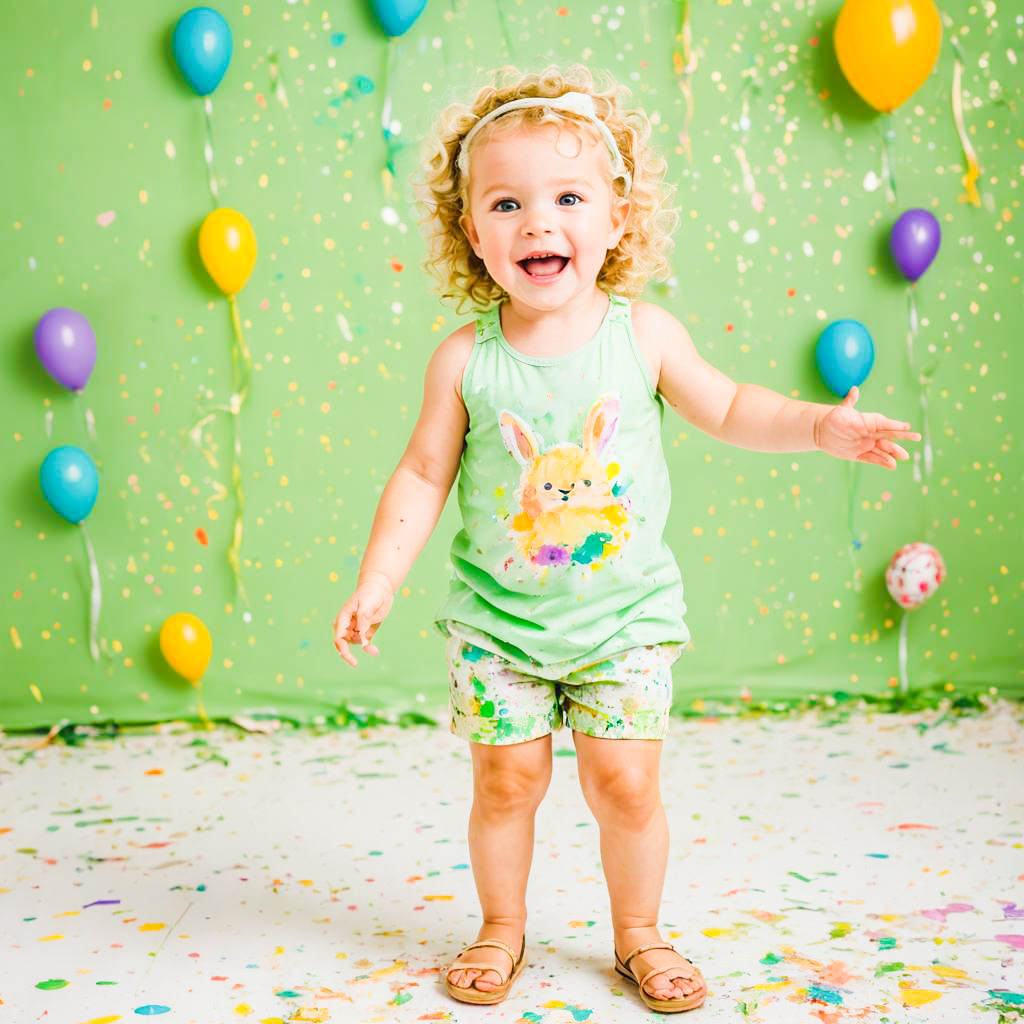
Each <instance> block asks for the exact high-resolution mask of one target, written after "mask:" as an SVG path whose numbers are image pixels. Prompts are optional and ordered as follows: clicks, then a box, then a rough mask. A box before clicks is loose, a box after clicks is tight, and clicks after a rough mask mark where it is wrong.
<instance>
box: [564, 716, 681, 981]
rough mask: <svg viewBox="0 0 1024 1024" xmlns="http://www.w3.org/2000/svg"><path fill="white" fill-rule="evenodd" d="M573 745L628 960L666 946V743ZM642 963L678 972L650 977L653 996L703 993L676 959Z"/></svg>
mask: <svg viewBox="0 0 1024 1024" xmlns="http://www.w3.org/2000/svg"><path fill="white" fill-rule="evenodd" d="M573 740H574V741H575V743H576V754H577V764H578V767H579V774H580V785H581V787H582V789H583V796H584V798H585V799H586V801H587V804H588V805H589V807H590V809H591V811H593V813H594V817H595V818H596V819H597V822H598V825H600V828H601V863H602V865H603V867H604V874H605V879H606V880H607V882H608V896H609V900H610V902H611V913H612V928H613V930H614V934H615V949H616V951H617V952H618V954H619V956H620V957H624V956H625V955H626V954H627V953H630V952H632V951H633V950H634V949H636V947H637V946H646V945H647V944H648V943H650V942H661V941H663V940H662V937H661V935H660V934H659V932H658V927H657V925H658V909H659V907H660V906H661V892H662V887H663V886H664V883H665V867H666V864H667V863H668V821H667V819H666V817H665V808H664V806H663V805H662V802H661V790H660V786H659V780H658V767H659V761H660V758H661V740H618V739H598V738H596V737H594V736H586V735H584V734H583V733H579V732H576V731H575V730H574V731H573ZM642 956H643V959H644V960H645V961H646V962H647V963H648V964H649V965H650V966H649V967H648V968H647V970H648V971H650V970H654V969H655V968H661V967H666V968H673V969H672V970H669V971H667V972H666V973H665V974H656V975H655V976H654V977H653V978H651V980H650V981H649V982H648V983H647V985H646V986H645V989H646V990H647V992H648V993H649V994H650V995H652V996H657V997H659V998H662V999H681V998H683V997H684V996H686V995H689V994H690V993H691V992H695V991H696V990H697V989H698V988H699V987H700V986H699V984H698V983H694V982H692V981H689V980H687V979H688V978H689V977H690V976H691V971H692V968H691V967H690V965H689V964H686V963H683V962H682V960H681V958H680V956H679V954H677V953H673V952H672V951H671V950H668V949H652V950H650V951H649V952H647V953H644V954H642ZM644 973H646V972H644Z"/></svg>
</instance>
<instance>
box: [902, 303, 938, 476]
mask: <svg viewBox="0 0 1024 1024" xmlns="http://www.w3.org/2000/svg"><path fill="white" fill-rule="evenodd" d="M919 326H920V320H919V318H918V315H917V289H916V288H915V287H914V285H913V284H910V285H909V286H908V288H907V361H908V362H909V364H910V368H911V370H912V371H914V372H915V373H916V374H917V386H918V401H919V403H920V406H921V419H922V423H921V435H922V437H921V440H922V444H921V451H920V453H918V452H916V451H915V452H914V480H915V481H916V482H917V483H921V482H922V481H927V478H928V477H929V476H930V475H931V472H932V464H933V461H934V453H933V451H932V437H931V427H930V425H929V422H928V419H929V417H928V398H929V391H930V388H931V376H932V374H933V373H934V372H935V366H936V364H935V363H932V364H931V365H930V366H927V367H923V368H919V367H918V365H917V359H916V357H915V354H914V341H915V340H916V338H917V332H918V328H919ZM922 467H923V472H922Z"/></svg>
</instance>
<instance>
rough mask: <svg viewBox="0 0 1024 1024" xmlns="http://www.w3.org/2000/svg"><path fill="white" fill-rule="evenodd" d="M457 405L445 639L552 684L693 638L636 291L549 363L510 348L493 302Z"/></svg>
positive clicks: (440, 619) (614, 302)
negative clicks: (461, 410) (638, 330)
mask: <svg viewBox="0 0 1024 1024" xmlns="http://www.w3.org/2000/svg"><path fill="white" fill-rule="evenodd" d="M462 400H463V402H464V403H465V406H466V409H467V411H468V413H469V428H468V430H467V433H466V440H465V448H464V449H463V453H462V461H461V465H460V470H459V507H460V509H461V511H462V523H463V529H462V530H461V531H460V532H459V533H458V534H457V535H456V537H455V539H454V541H453V543H452V548H451V561H452V567H453V569H454V575H453V578H452V582H451V589H450V592H449V595H448V598H447V600H446V601H445V603H444V604H443V606H442V607H441V609H440V610H439V611H438V613H437V615H436V623H437V626H438V628H439V629H440V630H441V632H442V633H445V634H446V635H453V636H458V637H461V638H462V639H464V640H466V641H468V642H470V643H473V644H474V645H475V646H477V647H480V648H482V649H484V650H486V651H491V652H493V653H495V654H499V655H501V656H502V657H503V658H506V659H508V660H509V661H511V662H513V663H514V664H517V665H518V666H520V667H521V669H522V671H525V672H529V673H531V674H534V675H540V676H543V677H545V678H551V679H555V678H562V677H563V676H565V675H568V674H569V673H570V672H574V671H577V670H578V669H581V668H584V667H586V666H588V665H592V664H594V663H596V662H599V661H602V660H604V659H605V658H607V657H609V656H610V655H612V654H615V653H617V652H619V651H622V650H625V649H627V648H629V647H639V646H648V645H651V644H660V643H686V641H687V640H688V639H689V632H688V630H687V628H686V625H685V623H684V621H683V614H684V612H685V605H684V603H683V585H682V579H681V577H680V573H679V567H678V566H677V565H676V562H675V559H674V558H673V556H672V552H671V551H670V550H669V548H668V545H667V544H666V543H665V539H664V536H663V533H664V528H665V520H666V518H667V516H668V510H669V500H670V487H669V478H668V467H667V466H666V464H665V454H664V450H663V448H662V443H661V423H662V418H663V416H664V412H665V407H664V405H663V403H662V399H661V396H660V395H659V394H658V393H657V391H656V389H655V388H653V387H652V386H651V383H650V371H649V368H648V365H647V362H646V361H645V359H644V356H643V353H642V352H641V351H640V349H639V347H638V345H637V343H636V339H635V337H634V335H633V321H632V310H631V305H630V302H629V300H628V299H625V298H622V297H620V296H617V295H612V296H610V301H609V305H608V311H607V313H606V314H605V317H604V320H603V321H602V323H601V326H600V328H599V329H598V331H597V333H596V334H595V335H594V337H593V338H592V339H591V340H590V341H589V342H587V344H585V345H583V346H582V347H581V348H579V349H577V350H576V351H575V352H570V353H569V354H568V355H564V356H559V357H557V358H553V359H545V358H541V357H538V356H527V355H524V354H523V353H521V352H517V351H516V350H515V349H513V348H512V346H511V345H509V343H508V342H507V341H506V340H505V337H504V335H503V334H502V331H501V315H500V307H495V308H493V309H490V310H488V311H487V312H486V313H484V314H483V315H482V316H481V317H480V318H479V320H477V323H476V343H475V344H474V346H473V349H472V352H471V354H470V356H469V360H468V361H467V363H466V368H465V370H464V372H463V377H462Z"/></svg>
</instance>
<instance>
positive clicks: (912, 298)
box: [907, 284, 919, 367]
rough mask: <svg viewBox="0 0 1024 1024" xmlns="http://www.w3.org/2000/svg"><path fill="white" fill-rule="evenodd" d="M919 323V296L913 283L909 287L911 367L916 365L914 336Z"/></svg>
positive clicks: (908, 309)
mask: <svg viewBox="0 0 1024 1024" xmlns="http://www.w3.org/2000/svg"><path fill="white" fill-rule="evenodd" d="M918 323H919V321H918V317H917V297H916V295H915V292H914V286H913V285H912V284H911V285H908V287H907V361H908V362H909V363H910V365H911V367H913V366H914V338H915V337H916V336H917V328H918Z"/></svg>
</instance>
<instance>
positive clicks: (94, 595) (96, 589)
mask: <svg viewBox="0 0 1024 1024" xmlns="http://www.w3.org/2000/svg"><path fill="white" fill-rule="evenodd" d="M79 525H80V526H81V527H82V539H83V540H84V541H85V553H86V556H87V557H88V559H89V580H90V587H89V653H90V654H91V655H92V660H93V661H99V660H100V645H99V639H98V638H99V628H100V610H101V608H102V606H103V591H102V589H101V585H100V568H99V566H98V565H97V564H96V552H95V551H93V548H92V541H90V540H89V533H88V531H87V530H86V528H85V523H84V522H82V523H80V524H79Z"/></svg>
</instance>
